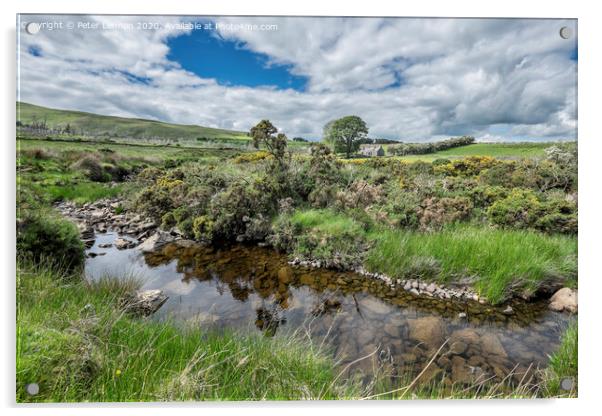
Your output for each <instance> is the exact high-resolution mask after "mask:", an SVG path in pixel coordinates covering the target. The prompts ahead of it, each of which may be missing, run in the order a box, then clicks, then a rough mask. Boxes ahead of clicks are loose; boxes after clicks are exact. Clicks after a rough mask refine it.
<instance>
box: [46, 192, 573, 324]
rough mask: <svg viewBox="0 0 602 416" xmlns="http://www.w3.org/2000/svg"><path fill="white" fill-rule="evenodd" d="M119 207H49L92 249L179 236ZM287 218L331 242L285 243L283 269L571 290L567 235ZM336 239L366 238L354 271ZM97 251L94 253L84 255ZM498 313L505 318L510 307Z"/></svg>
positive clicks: (483, 298) (491, 298) (444, 295)
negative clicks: (108, 238) (109, 240)
mask: <svg viewBox="0 0 602 416" xmlns="http://www.w3.org/2000/svg"><path fill="white" fill-rule="evenodd" d="M125 205H126V203H125V202H124V201H122V200H120V199H118V198H113V199H101V200H98V201H96V202H92V203H86V204H83V205H77V204H75V203H70V202H62V203H60V204H58V205H57V206H56V208H57V209H58V211H59V212H60V213H61V214H62V215H63V216H65V217H67V218H68V219H70V220H71V221H74V222H75V223H76V224H77V225H78V228H79V230H80V232H81V236H82V241H83V242H84V244H85V245H86V247H88V248H89V247H91V246H92V245H93V244H94V238H95V237H94V235H95V233H96V232H98V233H104V232H107V231H115V232H118V233H120V234H121V235H123V237H120V238H119V239H117V240H116V241H115V242H114V244H115V246H116V247H117V248H119V249H127V248H132V247H135V246H138V245H140V244H141V243H143V242H145V241H147V240H149V241H147V242H146V244H145V245H144V246H141V248H142V249H143V250H146V251H153V250H155V249H157V248H159V247H160V246H161V245H163V244H167V243H169V242H174V241H178V240H183V239H185V237H184V235H183V232H182V231H181V230H179V229H178V228H177V227H173V228H171V229H168V230H160V229H159V226H158V224H157V223H156V222H155V221H153V219H152V218H149V217H145V216H142V215H140V214H138V213H135V212H134V213H132V212H127V211H126V209H125V208H124V206H125ZM287 221H290V222H291V224H292V226H293V227H296V232H297V233H298V234H299V235H300V236H301V237H303V236H304V235H309V236H311V237H312V238H314V239H317V238H319V239H321V240H322V244H323V245H329V244H330V245H331V247H330V248H327V249H325V248H324V247H322V248H321V250H320V251H317V250H311V249H307V248H304V247H299V246H298V245H297V246H293V247H291V248H290V250H291V252H290V253H289V254H290V256H291V261H290V264H291V265H293V266H303V267H311V268H320V267H330V268H333V269H335V270H343V271H354V272H357V273H359V274H362V275H364V276H366V278H368V279H378V280H381V281H383V282H385V283H386V284H387V285H389V286H390V287H391V288H392V289H394V290H396V291H402V290H403V291H406V292H409V293H411V294H413V295H415V296H426V297H434V298H438V299H443V300H445V299H452V300H456V301H464V302H471V301H474V302H480V303H481V304H494V305H495V304H502V303H508V302H509V301H511V300H512V299H513V298H520V299H523V300H530V299H535V298H540V297H544V298H550V297H552V295H554V294H555V293H556V292H557V291H558V290H560V289H561V288H562V287H563V286H564V285H568V286H569V287H571V288H572V287H574V286H575V285H576V270H577V265H576V241H575V240H574V239H572V238H570V237H565V236H546V235H543V234H540V233H535V232H531V231H518V230H497V229H488V228H483V227H472V226H466V225H456V226H453V227H448V228H447V229H446V230H444V231H441V232H438V233H431V234H421V233H414V232H399V231H392V230H386V229H385V230H380V231H378V230H374V231H371V232H367V231H365V230H363V229H362V228H361V227H360V225H359V224H357V223H356V222H355V221H354V220H353V219H350V218H345V217H342V216H340V215H337V214H335V213H333V212H331V211H328V210H313V211H307V212H301V213H295V214H294V215H292V216H291V217H290V219H288V220H287ZM333 224H335V225H333ZM277 232H278V231H277ZM343 234H344V235H346V236H347V237H348V238H350V239H351V241H353V240H354V238H355V239H357V238H359V237H358V236H361V238H362V239H364V240H369V241H371V248H370V249H368V250H367V251H366V254H365V255H364V256H363V260H362V261H361V262H360V263H359V264H357V263H356V264H357V265H356V266H348V265H345V262H337V261H336V260H337V259H336V255H337V253H340V251H341V250H342V248H340V247H337V245H340V244H341V242H343V241H344V240H345V239H344V238H343ZM347 242H348V241H347ZM347 242H345V243H347ZM323 253H326V256H325V255H324V254H323ZM98 254H100V255H102V252H100V253H94V252H93V253H90V255H98ZM308 256H309V258H308ZM314 257H318V258H314ZM518 283H520V284H518ZM560 310H562V308H561V309H560ZM506 311H507V312H506V313H508V314H511V313H512V308H511V307H509V308H507V309H506Z"/></svg>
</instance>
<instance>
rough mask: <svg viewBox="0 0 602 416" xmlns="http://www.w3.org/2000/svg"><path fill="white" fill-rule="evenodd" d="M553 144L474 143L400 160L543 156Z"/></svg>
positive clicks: (428, 160)
mask: <svg viewBox="0 0 602 416" xmlns="http://www.w3.org/2000/svg"><path fill="white" fill-rule="evenodd" d="M552 144H553V143H547V142H546V143H475V144H469V145H467V146H461V147H456V148H454V149H448V150H442V151H440V152H435V153H429V154H426V155H409V156H400V157H399V158H400V159H402V160H424V161H427V162H430V161H433V160H435V159H440V158H446V159H456V158H461V157H466V156H493V157H499V158H520V157H538V156H544V154H545V153H544V149H545V148H547V147H550V146H551V145H552Z"/></svg>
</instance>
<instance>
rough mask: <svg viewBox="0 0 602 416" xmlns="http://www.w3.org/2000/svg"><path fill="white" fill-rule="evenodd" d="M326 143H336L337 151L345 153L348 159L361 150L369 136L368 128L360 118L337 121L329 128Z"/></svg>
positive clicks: (352, 117)
mask: <svg viewBox="0 0 602 416" xmlns="http://www.w3.org/2000/svg"><path fill="white" fill-rule="evenodd" d="M327 133H328V136H327V138H326V140H325V141H327V142H330V143H334V148H335V150H336V151H342V152H345V154H346V155H347V158H350V157H351V154H352V153H354V152H356V151H357V149H359V146H360V143H361V140H362V139H365V138H366V136H367V134H368V127H367V126H366V123H365V122H364V120H362V119H361V118H359V117H358V116H347V117H343V118H340V119H338V120H335V121H334V122H333V123H332V126H330V127H329V128H328V131H327Z"/></svg>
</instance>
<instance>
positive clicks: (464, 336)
mask: <svg viewBox="0 0 602 416" xmlns="http://www.w3.org/2000/svg"><path fill="white" fill-rule="evenodd" d="M479 339H480V337H479V334H478V333H477V331H475V330H474V329H471V328H464V329H458V330H456V331H454V332H452V334H451V337H450V342H451V343H452V344H453V343H454V342H457V341H462V342H464V343H465V344H473V345H476V344H478V343H479Z"/></svg>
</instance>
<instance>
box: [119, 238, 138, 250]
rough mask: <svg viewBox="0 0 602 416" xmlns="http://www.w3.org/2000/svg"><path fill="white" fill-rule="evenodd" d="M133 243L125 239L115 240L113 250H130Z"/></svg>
mask: <svg viewBox="0 0 602 416" xmlns="http://www.w3.org/2000/svg"><path fill="white" fill-rule="evenodd" d="M133 244H134V243H133V242H132V241H130V240H126V239H125V238H117V239H116V240H115V248H116V249H117V250H125V249H126V248H130V247H131V246H132V245H133Z"/></svg>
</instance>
